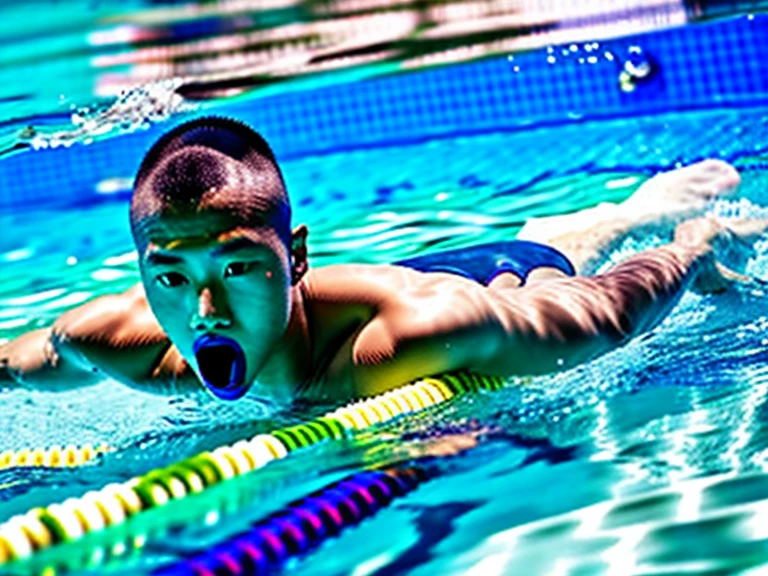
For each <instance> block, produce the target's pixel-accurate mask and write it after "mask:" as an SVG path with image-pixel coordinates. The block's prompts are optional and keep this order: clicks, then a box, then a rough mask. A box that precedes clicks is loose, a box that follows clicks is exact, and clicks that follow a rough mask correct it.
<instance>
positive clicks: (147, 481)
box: [0, 372, 504, 573]
mask: <svg viewBox="0 0 768 576" xmlns="http://www.w3.org/2000/svg"><path fill="white" fill-rule="evenodd" d="M503 386H504V380H503V379H502V378H499V377H493V376H481V375H477V374H473V373H465V372H462V373H456V374H445V375H441V376H439V377H434V378H423V379H421V380H418V381H416V382H414V383H412V384H408V385H406V386H403V387H401V388H398V389H395V390H391V391H389V392H386V393H384V394H381V395H379V396H376V397H373V398H370V399H366V400H362V401H358V402H354V403H352V404H349V405H346V406H343V407H341V408H338V409H336V410H334V411H332V412H329V413H328V414H326V415H324V416H322V417H320V418H316V419H314V420H311V421H308V422H304V423H300V424H296V425H294V426H289V427H286V428H281V429H278V430H274V431H272V432H271V433H268V434H259V435H257V436H255V437H253V438H251V439H250V440H241V441H239V442H236V443H234V444H232V445H229V446H221V447H219V448H216V449H215V450H211V451H205V452H202V453H200V454H197V455H195V456H192V457H190V458H186V459H184V460H181V461H180V462H177V463H174V464H171V465H169V466H166V467H164V468H158V469H156V470H152V471H150V472H148V473H147V474H144V475H142V476H138V477H135V478H132V479H131V480H128V481H126V482H123V483H113V484H108V485H107V486H105V487H103V488H102V489H100V490H97V491H90V492H87V493H86V494H85V495H83V496H81V497H77V498H69V499H67V500H65V501H64V502H61V503H56V504H51V505H49V506H45V507H41V508H33V509H32V510H29V511H28V512H26V513H24V514H19V515H16V516H13V517H12V518H10V519H9V520H7V521H6V522H4V523H2V524H0V566H2V565H3V564H8V563H13V562H16V561H23V560H30V559H33V558H34V556H35V555H36V554H38V553H39V552H40V551H43V550H46V549H47V548H50V547H52V546H55V545H57V544H60V543H65V542H70V543H71V542H76V541H78V540H80V539H82V538H84V537H85V536H86V535H88V534H90V533H93V532H98V531H101V530H104V529H105V528H107V527H113V526H118V525H122V524H124V523H125V522H126V521H127V520H128V519H129V518H131V517H134V516H136V515H139V514H141V513H142V512H143V511H147V510H151V509H154V508H157V507H160V506H163V505H165V504H167V503H168V502H170V501H174V500H180V499H183V498H186V497H187V496H189V495H192V494H199V493H202V492H203V491H205V490H206V489H207V488H209V487H212V486H214V485H217V484H220V483H221V482H224V481H226V480H228V479H231V478H235V477H237V476H242V475H243V474H247V473H248V472H251V471H252V470H255V469H258V468H261V467H263V466H264V465H266V464H267V463H269V462H271V461H272V460H276V459H281V458H285V457H286V456H287V455H288V454H290V453H291V452H294V451H296V450H300V449H302V448H306V447H308V446H312V445H314V444H317V443H319V442H324V441H331V440H338V439H342V438H349V437H351V436H353V435H354V433H355V432H357V431H360V430H364V429H366V428H369V427H371V426H373V425H376V424H380V423H383V422H387V421H389V420H392V419H393V418H396V417H398V416H401V415H404V414H408V413H413V412H418V411H421V410H424V409H425V408H429V407H431V406H435V405H437V404H440V403H443V402H446V401H448V400H450V399H452V398H454V397H456V396H459V395H461V394H465V393H467V392H474V391H477V390H496V389H499V388H501V387H503ZM121 532H122V537H123V538H124V539H125V538H126V535H127V533H128V528H127V527H124V528H123V529H122V530H121ZM129 540H130V538H129ZM140 544H141V543H137V544H136V546H139V545H140ZM49 573H55V571H54V572H49Z"/></svg>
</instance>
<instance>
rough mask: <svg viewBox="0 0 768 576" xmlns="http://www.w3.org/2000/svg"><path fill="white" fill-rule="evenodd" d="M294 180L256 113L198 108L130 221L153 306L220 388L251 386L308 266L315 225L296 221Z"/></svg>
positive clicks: (162, 149)
mask: <svg viewBox="0 0 768 576" xmlns="http://www.w3.org/2000/svg"><path fill="white" fill-rule="evenodd" d="M290 221H291V209H290V204H289V202H288V195H287V193H286V190H285V183H284V181H283V177H282V175H281V173H280V169H279V167H278V166H277V162H276V161H275V158H274V155H273V154H272V151H271V150H270V148H269V146H268V145H267V143H266V142H265V141H264V139H263V138H262V137H261V136H259V135H258V134H257V133H256V132H254V131H253V130H251V129H250V128H249V127H248V126H246V125H245V124H242V123H240V122H237V121H234V120H229V119H225V118H199V119H196V120H193V121H191V122H187V123H185V124H182V125H180V126H178V127H176V128H174V129H173V130H171V131H170V132H168V133H167V134H166V135H164V136H163V137H162V138H160V140H159V141H158V142H157V143H156V144H155V145H154V146H153V147H152V148H151V149H150V151H149V152H148V153H147V155H146V156H145V158H144V161H143V162H142V164H141V167H140V168H139V171H138V173H137V175H136V179H135V183H134V193H133V198H132V201H131V231H132V232H133V237H134V241H135V243H136V247H137V249H138V251H139V265H140V269H141V274H142V281H143V283H144V287H145V290H146V294H147V299H148V300H149V303H150V306H151V307H152V311H153V312H154V314H155V316H156V317H157V319H158V321H159V322H160V324H161V325H162V327H163V329H164V330H165V331H166V333H167V334H168V336H169V337H170V338H171V340H172V341H173V343H174V344H175V345H176V347H177V348H178V349H179V350H180V351H181V353H182V354H183V355H184V357H185V358H186V359H187V361H188V362H189V363H190V365H191V366H193V368H194V369H195V370H196V371H197V372H198V374H199V375H200V376H201V377H202V380H203V381H204V382H205V383H206V385H207V386H208V387H209V389H211V390H212V391H213V392H214V394H216V395H217V396H219V397H221V398H228V399H234V398H237V397H239V396H241V395H242V394H244V393H245V391H246V390H247V388H248V386H249V385H250V384H251V383H252V382H253V380H254V378H255V377H256V375H257V374H258V373H259V371H260V370H261V369H262V368H263V367H264V365H265V363H267V361H268V360H269V358H270V356H271V354H272V352H273V351H274V349H275V346H277V345H278V343H279V340H280V338H281V337H282V336H283V334H284V332H285V329H286V327H287V325H288V320H289V317H290V313H291V285H292V284H295V283H296V282H298V280H299V279H300V278H301V276H302V275H303V273H304V272H305V271H306V266H307V264H306V245H305V239H306V228H304V227H300V228H298V229H297V230H296V231H294V232H291V228H290V226H291V222H290Z"/></svg>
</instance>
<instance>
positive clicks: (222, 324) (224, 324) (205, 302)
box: [190, 288, 232, 331]
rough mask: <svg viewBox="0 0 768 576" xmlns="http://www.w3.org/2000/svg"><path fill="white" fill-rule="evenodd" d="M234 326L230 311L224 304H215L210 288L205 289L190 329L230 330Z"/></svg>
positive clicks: (198, 300)
mask: <svg viewBox="0 0 768 576" xmlns="http://www.w3.org/2000/svg"><path fill="white" fill-rule="evenodd" d="M231 325H232V319H231V318H230V316H229V314H228V311H227V310H226V309H225V306H224V304H223V303H222V302H214V300H213V293H212V292H211V289H210V288H203V289H202V290H201V291H200V296H199V297H198V299H197V313H196V314H193V315H192V319H191V321H190V328H192V329H193V330H203V331H204V330H210V329H213V328H229V327H230V326H231Z"/></svg>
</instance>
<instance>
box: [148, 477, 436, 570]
mask: <svg viewBox="0 0 768 576" xmlns="http://www.w3.org/2000/svg"><path fill="white" fill-rule="evenodd" d="M428 478H429V475H428V473H427V470H426V469H425V468H423V467H419V466H412V467H408V468H389V469H385V470H368V471H364V472H358V473H356V474H352V475H350V476H348V477H346V478H344V479H343V480H341V481H339V482H334V483H333V484H330V485H329V486H326V487H325V488H322V489H320V490H318V491H316V492H314V493H312V494H310V495H309V496H307V497H305V498H302V499H300V500H296V501H294V502H291V503H290V504H288V505H287V506H285V507H284V508H283V509H282V510H280V511H278V512H275V513H274V514H271V515H269V516H267V517H266V518H265V519H263V520H261V521H259V522H256V523H254V524H253V525H251V527H250V528H248V529H246V530H244V531H242V532H240V533H238V534H236V535H234V536H231V537H230V538H227V539H226V540H225V541H223V542H220V543H218V544H216V545H215V546H213V547H211V548H210V549H208V550H204V551H202V552H198V553H196V554H193V555H190V556H189V557H187V558H184V559H182V560H179V561H177V562H173V563H170V564H167V565H165V566H161V567H160V568H157V569H155V570H154V571H153V572H152V576H242V575H243V574H251V575H258V574H270V573H272V572H273V571H274V570H275V569H276V568H278V567H279V566H280V565H282V564H283V563H284V562H285V561H286V560H288V559H289V558H291V557H294V556H298V555H299V554H303V553H305V552H308V551H309V550H311V549H312V548H315V547H317V546H318V545H319V544H320V543H321V542H323V541H325V540H327V539H328V538H330V537H333V536H336V535H338V534H339V533H340V532H341V531H342V530H344V529H346V528H348V527H350V526H354V525H356V524H358V523H360V522H361V521H362V520H364V519H365V518H368V517H370V516H373V515H374V514H376V512H378V511H379V510H380V509H382V508H384V507H386V506H387V505H389V504H390V503H391V502H392V501H393V500H394V499H395V498H398V497H400V496H404V495H405V494H407V493H409V492H411V491H412V490H414V489H415V488H416V487H418V486H419V485H420V484H421V483H422V482H424V481H425V480H427V479H428Z"/></svg>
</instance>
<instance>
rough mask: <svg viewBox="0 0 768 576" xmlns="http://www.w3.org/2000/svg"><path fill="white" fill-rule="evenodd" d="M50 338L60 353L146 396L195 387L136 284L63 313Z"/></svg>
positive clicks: (141, 290) (191, 377) (188, 370)
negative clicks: (140, 391) (149, 393)
mask: <svg viewBox="0 0 768 576" xmlns="http://www.w3.org/2000/svg"><path fill="white" fill-rule="evenodd" d="M52 339H53V341H54V344H55V346H56V348H57V351H58V353H59V354H60V355H62V356H63V357H65V359H66V360H68V361H70V362H74V363H77V364H80V365H81V366H83V367H85V368H90V367H93V368H98V369H99V370H100V371H101V372H104V373H105V374H107V375H108V376H110V377H112V378H114V379H116V380H118V381H120V382H122V383H124V384H127V385H129V386H131V387H135V388H140V389H143V390H146V391H150V392H158V393H165V392H174V391H179V390H180V389H182V388H188V387H190V386H195V387H197V382H196V379H195V377H194V373H193V372H192V371H191V369H190V368H189V366H188V365H187V363H186V362H185V360H184V358H183V357H182V356H181V354H180V353H179V352H178V350H177V349H176V347H175V346H173V345H172V344H171V342H170V340H169V339H168V337H167V336H166V334H165V332H164V331H163V329H162V328H161V326H160V324H159V323H158V322H157V320H156V319H155V316H154V314H152V310H151V309H150V307H149V303H148V302H147V299H146V296H145V294H144V289H143V287H142V286H141V285H140V284H137V285H136V286H134V287H132V288H130V289H128V290H126V291H125V292H122V293H119V294H111V295H105V296H101V297H98V298H95V299H94V300H91V301H90V302H87V303H86V304H84V305H82V306H78V307H77V308H73V309H72V310H70V311H68V312H66V313H64V314H63V315H62V316H60V317H59V319H58V320H57V321H56V322H55V323H54V325H53V329H52Z"/></svg>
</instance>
